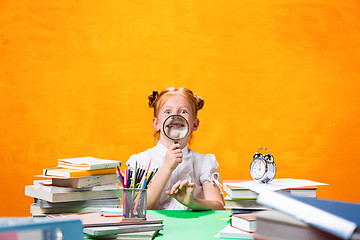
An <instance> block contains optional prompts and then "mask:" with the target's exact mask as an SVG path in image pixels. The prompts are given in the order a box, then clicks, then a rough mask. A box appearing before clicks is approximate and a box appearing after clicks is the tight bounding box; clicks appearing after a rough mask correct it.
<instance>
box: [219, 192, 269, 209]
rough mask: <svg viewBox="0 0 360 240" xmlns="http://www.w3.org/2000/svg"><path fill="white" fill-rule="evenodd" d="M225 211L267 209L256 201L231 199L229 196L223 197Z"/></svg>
mask: <svg viewBox="0 0 360 240" xmlns="http://www.w3.org/2000/svg"><path fill="white" fill-rule="evenodd" d="M224 200H225V209H245V210H246V209H247V210H266V209H268V208H267V207H265V206H263V205H261V204H259V203H257V202H256V199H241V198H240V199H233V198H231V197H230V196H229V195H228V196H225V197H224Z"/></svg>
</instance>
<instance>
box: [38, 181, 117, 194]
mask: <svg viewBox="0 0 360 240" xmlns="http://www.w3.org/2000/svg"><path fill="white" fill-rule="evenodd" d="M51 183H52V181H51V180H35V181H34V182H33V184H34V186H35V187H37V188H40V189H42V190H44V191H48V192H52V193H66V192H85V191H98V190H114V189H119V187H118V185H116V184H109V185H101V186H94V187H88V188H72V187H59V186H53V185H52V184H51Z"/></svg>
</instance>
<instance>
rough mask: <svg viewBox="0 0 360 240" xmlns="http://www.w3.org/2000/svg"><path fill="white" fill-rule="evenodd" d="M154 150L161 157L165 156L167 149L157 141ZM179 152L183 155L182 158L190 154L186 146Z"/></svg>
mask: <svg viewBox="0 0 360 240" xmlns="http://www.w3.org/2000/svg"><path fill="white" fill-rule="evenodd" d="M156 148H157V149H158V150H159V151H160V153H161V154H162V155H164V156H165V155H166V152H167V150H168V149H167V148H166V147H165V146H164V145H163V144H162V143H161V141H158V143H157V144H156ZM181 151H182V153H183V158H186V157H188V155H189V154H190V150H189V148H188V147H187V146H185V147H184V148H183V149H181Z"/></svg>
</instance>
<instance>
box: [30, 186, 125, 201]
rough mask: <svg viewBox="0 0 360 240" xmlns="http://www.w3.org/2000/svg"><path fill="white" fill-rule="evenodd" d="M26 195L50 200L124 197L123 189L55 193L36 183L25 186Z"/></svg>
mask: <svg viewBox="0 0 360 240" xmlns="http://www.w3.org/2000/svg"><path fill="white" fill-rule="evenodd" d="M25 195H26V196H29V197H33V198H39V199H43V200H46V201H48V202H70V201H83V200H90V199H104V198H115V197H122V189H113V190H91V191H82V192H65V193H53V192H48V191H45V190H43V189H40V188H38V187H36V186H34V185H29V186H25Z"/></svg>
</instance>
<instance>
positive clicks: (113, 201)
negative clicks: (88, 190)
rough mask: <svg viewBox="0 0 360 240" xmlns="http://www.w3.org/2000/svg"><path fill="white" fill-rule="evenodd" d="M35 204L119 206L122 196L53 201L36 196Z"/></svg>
mask: <svg viewBox="0 0 360 240" xmlns="http://www.w3.org/2000/svg"><path fill="white" fill-rule="evenodd" d="M34 204H35V205H36V206H39V207H40V208H65V207H98V206H101V207H105V206H106V207H119V206H120V205H121V199H120V198H106V199H91V200H83V201H71V202H57V203H51V202H48V201H45V200H42V199H38V198H35V200H34Z"/></svg>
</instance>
